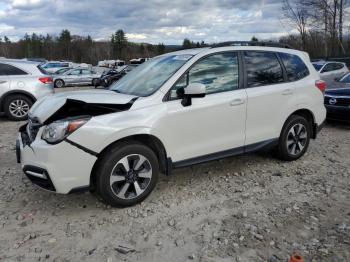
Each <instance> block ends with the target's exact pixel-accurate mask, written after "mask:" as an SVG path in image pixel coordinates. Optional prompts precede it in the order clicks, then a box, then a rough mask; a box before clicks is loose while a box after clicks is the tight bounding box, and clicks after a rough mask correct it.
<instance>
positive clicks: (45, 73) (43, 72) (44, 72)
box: [38, 65, 49, 75]
mask: <svg viewBox="0 0 350 262" xmlns="http://www.w3.org/2000/svg"><path fill="white" fill-rule="evenodd" d="M38 69H39V71H40V72H41V73H42V74H44V75H49V73H48V72H47V71H46V70H45V69H44V68H42V67H41V66H40V65H38Z"/></svg>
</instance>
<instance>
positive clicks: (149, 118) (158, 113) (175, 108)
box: [21, 46, 326, 193]
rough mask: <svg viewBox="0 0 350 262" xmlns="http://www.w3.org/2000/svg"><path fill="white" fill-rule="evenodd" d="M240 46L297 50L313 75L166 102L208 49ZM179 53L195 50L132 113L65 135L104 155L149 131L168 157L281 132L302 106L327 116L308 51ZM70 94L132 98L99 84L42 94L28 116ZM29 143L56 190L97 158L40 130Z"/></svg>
mask: <svg viewBox="0 0 350 262" xmlns="http://www.w3.org/2000/svg"><path fill="white" fill-rule="evenodd" d="M235 50H261V51H265V50H266V51H276V52H285V53H290V54H295V55H298V56H299V57H300V58H302V60H304V62H305V64H306V65H307V66H308V68H309V71H310V75H309V76H308V77H306V78H304V79H302V80H300V81H297V82H291V83H283V84H276V85H270V86H264V87H257V88H249V89H238V90H235V91H228V92H223V93H216V94H210V95H207V96H206V97H204V98H193V99H192V105H191V106H188V107H183V106H182V105H181V101H180V100H174V101H163V99H164V97H165V95H166V93H167V92H168V91H169V90H170V88H171V87H172V86H173V85H174V83H175V82H176V81H177V80H178V79H179V77H181V75H182V74H183V73H185V72H186V70H187V69H188V68H189V67H191V66H192V65H193V64H194V63H195V62H196V61H198V59H200V58H202V57H203V56H206V55H208V54H211V53H217V52H222V51H235ZM176 54H193V55H194V57H193V58H192V59H190V60H189V61H188V62H187V63H186V64H185V65H184V66H182V67H181V68H180V69H179V70H178V71H177V72H176V73H175V74H174V75H173V76H172V77H170V78H169V79H168V80H167V81H166V82H165V83H164V84H163V86H162V87H161V88H160V89H159V90H158V91H157V92H155V93H154V94H152V95H151V96H149V97H140V98H138V99H137V100H136V101H135V102H134V103H133V105H132V107H131V108H130V109H129V110H127V111H123V112H117V113H111V114H106V115H100V116H95V117H92V118H91V119H90V120H89V121H88V122H87V123H86V124H85V125H84V126H82V127H81V128H79V129H78V130H77V131H75V132H74V133H73V134H71V135H70V136H69V137H68V138H69V139H70V140H71V141H73V142H75V143H77V144H79V145H81V146H83V147H85V148H87V149H89V150H91V151H94V152H96V153H100V152H101V151H102V150H103V149H105V148H106V147H107V146H109V145H111V144H112V143H114V142H116V141H118V140H120V139H122V138H125V137H129V136H132V135H137V134H146V135H152V136H155V137H157V138H158V139H159V140H160V141H161V142H162V143H163V145H164V147H165V150H166V152H167V156H168V157H170V158H171V159H172V161H174V162H175V161H181V160H186V159H190V158H194V157H199V156H203V155H207V154H211V153H217V152H220V151H225V150H228V149H232V148H237V147H242V146H244V145H249V144H253V143H257V142H262V141H266V140H269V139H274V138H278V137H279V135H280V132H281V130H282V126H283V124H284V123H285V121H286V120H287V118H288V116H290V115H291V114H292V113H293V112H295V111H296V110H298V109H308V110H310V111H311V112H312V114H313V116H314V119H315V122H316V123H317V124H321V123H322V122H323V121H324V119H325V116H326V110H325V107H324V105H323V94H322V93H321V92H320V91H319V90H318V89H317V88H316V87H315V81H316V80H318V79H319V75H318V73H317V72H316V71H315V69H314V68H313V66H312V65H311V63H310V61H309V57H308V55H307V54H306V53H304V52H300V51H296V50H289V49H280V48H268V47H247V46H245V47H237V46H236V47H221V48H214V49H210V48H204V49H198V50H183V51H180V52H176ZM285 92H287V93H286V94H285ZM68 98H71V99H76V100H81V101H84V102H90V103H91V102H92V103H110V104H113V103H115V104H125V103H128V102H129V101H130V100H131V99H133V98H134V97H133V96H129V95H121V94H115V93H113V92H111V91H101V90H98V91H84V92H71V93H65V94H59V95H55V96H51V97H47V98H45V99H42V100H41V101H39V102H38V103H36V104H35V106H34V107H33V108H32V111H31V114H32V115H33V116H34V117H38V118H39V119H40V120H41V121H45V120H46V119H47V118H49V117H50V116H51V115H52V114H53V113H54V112H55V111H57V109H59V108H60V107H61V106H62V105H63V104H64V103H65V101H66V100H67V99H68ZM237 101H239V103H238V102H237ZM31 147H32V148H33V150H34V152H35V154H34V153H33V150H32V149H30V148H29V147H26V148H23V147H22V148H21V152H22V165H27V164H32V165H36V166H38V167H41V168H45V169H47V170H48V172H49V174H50V177H51V179H52V180H53V182H54V185H55V187H56V189H57V191H58V192H60V193H66V192H69V191H70V190H71V189H72V188H74V187H80V186H86V185H87V184H88V183H89V179H90V174H91V170H92V167H93V165H94V163H95V161H96V157H94V156H92V155H90V154H89V153H86V152H84V151H82V150H81V149H78V148H77V147H75V146H73V145H71V144H68V143H66V142H61V143H59V144H57V145H48V144H47V143H46V142H44V141H43V140H41V132H39V134H38V136H37V138H36V140H35V141H34V142H33V143H32V145H31Z"/></svg>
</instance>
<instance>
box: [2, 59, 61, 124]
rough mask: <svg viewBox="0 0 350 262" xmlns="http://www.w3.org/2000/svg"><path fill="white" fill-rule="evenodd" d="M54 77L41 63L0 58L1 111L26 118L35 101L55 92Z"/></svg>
mask: <svg viewBox="0 0 350 262" xmlns="http://www.w3.org/2000/svg"><path fill="white" fill-rule="evenodd" d="M53 93H54V88H53V79H52V77H51V76H50V75H48V74H47V72H46V71H44V70H43V69H42V68H40V66H39V63H37V62H30V61H23V60H11V59H0V113H4V114H5V115H6V116H7V117H8V118H9V119H11V120H16V121H20V120H25V119H26V118H27V114H28V111H29V109H30V108H31V106H32V105H33V104H34V102H35V101H36V100H37V99H39V98H41V97H43V96H46V95H49V94H53Z"/></svg>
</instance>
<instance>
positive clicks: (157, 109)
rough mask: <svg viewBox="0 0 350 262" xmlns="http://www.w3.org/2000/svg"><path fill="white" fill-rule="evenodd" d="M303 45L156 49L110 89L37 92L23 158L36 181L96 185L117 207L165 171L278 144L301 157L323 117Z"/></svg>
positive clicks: (291, 156)
mask: <svg viewBox="0 0 350 262" xmlns="http://www.w3.org/2000/svg"><path fill="white" fill-rule="evenodd" d="M324 89H325V83H324V82H323V81H321V80H319V75H318V73H317V72H316V71H315V69H314V67H313V66H312V64H311V62H310V60H309V57H308V55H307V54H306V53H304V52H300V51H297V50H292V49H286V48H276V47H266V46H264V47H261V46H236V45H230V44H229V43H227V44H225V45H224V46H217V47H211V48H203V49H190V50H183V51H179V52H174V53H168V54H165V55H161V56H158V57H155V58H153V59H151V60H149V61H147V62H145V63H143V64H142V65H140V66H138V67H137V68H136V69H134V70H133V71H131V72H130V73H129V74H127V75H126V76H124V77H123V78H122V79H121V80H120V81H119V82H117V83H116V84H114V85H113V86H112V88H111V89H110V90H94V91H76V92H67V93H61V94H56V95H54V96H51V97H47V98H44V99H42V100H40V101H38V102H37V103H36V104H35V105H34V106H33V108H32V109H31V111H30V114H29V117H30V119H29V122H28V124H26V125H24V126H22V127H21V128H20V134H19V137H18V140H17V157H18V161H21V163H22V167H23V171H24V173H25V174H26V175H27V177H28V178H29V179H30V180H31V181H32V182H34V183H35V184H37V185H39V186H41V187H43V188H45V189H48V190H52V191H55V192H58V193H64V194H66V193H71V192H76V191H79V190H83V189H94V190H96V191H97V193H98V194H100V196H101V197H102V198H103V199H104V200H105V201H106V202H107V203H109V204H111V205H113V206H129V205H133V204H135V203H138V202H140V201H142V200H143V199H145V198H146V197H147V195H148V194H149V193H150V192H151V191H152V189H153V188H154V187H155V185H156V182H157V178H158V174H159V172H162V173H165V174H166V175H169V174H170V173H171V170H172V169H173V168H178V167H184V166H188V165H193V164H198V163H202V162H205V161H210V160H215V159H219V158H223V157H228V156H232V155H237V154H242V153H247V152H251V151H256V150H259V149H262V148H271V149H275V150H276V152H277V155H278V156H279V157H280V158H281V159H283V160H287V161H289V160H296V159H298V158H299V157H301V156H302V155H303V154H304V153H305V151H306V150H307V148H308V145H309V141H310V138H316V134H317V132H318V131H319V129H320V128H321V126H322V123H323V122H324V120H325V117H326V109H325V107H324V105H323V92H324Z"/></svg>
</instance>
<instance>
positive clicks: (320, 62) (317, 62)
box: [312, 60, 345, 65]
mask: <svg viewBox="0 0 350 262" xmlns="http://www.w3.org/2000/svg"><path fill="white" fill-rule="evenodd" d="M327 63H340V64H345V63H343V62H338V61H324V60H322V61H316V62H312V64H314V65H325V64H327Z"/></svg>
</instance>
